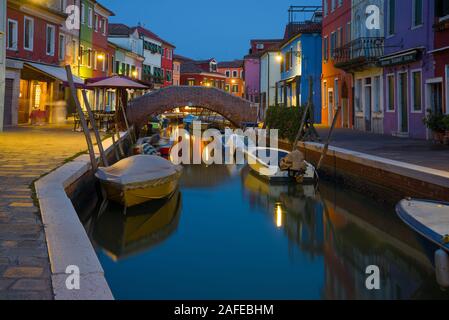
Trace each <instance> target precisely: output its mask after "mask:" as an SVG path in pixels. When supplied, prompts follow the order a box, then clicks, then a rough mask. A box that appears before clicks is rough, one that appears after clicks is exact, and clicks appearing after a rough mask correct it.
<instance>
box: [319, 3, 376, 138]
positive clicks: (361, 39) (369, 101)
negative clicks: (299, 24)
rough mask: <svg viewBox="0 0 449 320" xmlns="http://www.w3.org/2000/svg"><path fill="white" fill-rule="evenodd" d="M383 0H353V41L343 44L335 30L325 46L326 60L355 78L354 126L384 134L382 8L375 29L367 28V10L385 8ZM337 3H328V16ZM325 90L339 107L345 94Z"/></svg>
mask: <svg viewBox="0 0 449 320" xmlns="http://www.w3.org/2000/svg"><path fill="white" fill-rule="evenodd" d="M383 2H384V1H383V0H371V1H368V0H352V3H351V24H350V27H351V41H350V42H349V43H347V44H344V45H343V46H339V42H340V41H339V40H338V38H339V35H338V33H334V34H331V38H326V39H324V46H323V51H324V52H323V55H324V57H323V59H324V60H326V61H329V60H333V63H334V66H335V67H336V68H338V69H342V70H343V71H345V72H346V73H350V74H352V77H353V79H354V114H353V118H354V119H353V122H354V128H355V129H358V130H362V131H367V132H374V133H384V107H383V102H384V100H383V98H382V97H383V85H382V79H383V69H382V68H381V67H379V58H381V57H382V56H383V55H384V14H383V12H384V11H383V10H379V12H378V14H379V15H378V21H377V23H378V26H377V25H376V26H375V28H371V27H370V28H368V27H367V17H369V16H368V15H367V12H372V10H370V8H369V7H370V6H376V7H377V8H383ZM334 3H335V1H332V2H331V7H329V2H325V7H324V8H323V9H324V16H325V17H326V14H328V13H329V10H332V8H333V7H332V6H335V4H334ZM324 19H325V18H324ZM376 19H377V18H376ZM334 90H335V88H334ZM323 91H324V92H326V91H327V92H328V95H327V97H324V99H325V103H326V104H327V108H328V109H335V102H334V101H340V96H341V94H345V92H342V93H340V92H331V91H329V90H328V89H327V88H326V89H324V88H323ZM330 114H331V112H329V115H330ZM329 118H330V117H329Z"/></svg>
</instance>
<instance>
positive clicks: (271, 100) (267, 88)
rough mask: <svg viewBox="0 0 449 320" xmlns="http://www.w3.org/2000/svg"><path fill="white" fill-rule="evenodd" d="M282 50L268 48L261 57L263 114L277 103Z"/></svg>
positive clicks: (261, 102)
mask: <svg viewBox="0 0 449 320" xmlns="http://www.w3.org/2000/svg"><path fill="white" fill-rule="evenodd" d="M279 57H280V51H279V49H278V48H273V49H270V50H267V51H266V52H265V53H264V54H263V55H262V57H261V58H260V96H261V97H260V106H261V110H262V113H263V114H261V115H262V116H263V115H264V113H265V111H266V109H267V108H268V107H270V106H274V105H275V104H276V97H277V94H278V93H277V90H276V86H277V83H278V82H279V81H280V80H281V68H280V60H279Z"/></svg>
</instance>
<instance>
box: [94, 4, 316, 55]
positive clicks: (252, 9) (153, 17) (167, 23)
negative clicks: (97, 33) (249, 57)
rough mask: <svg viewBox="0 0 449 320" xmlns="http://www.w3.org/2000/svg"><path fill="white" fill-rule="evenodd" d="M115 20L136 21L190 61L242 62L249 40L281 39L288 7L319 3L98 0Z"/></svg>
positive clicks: (286, 19) (133, 22) (129, 22)
mask: <svg viewBox="0 0 449 320" xmlns="http://www.w3.org/2000/svg"><path fill="white" fill-rule="evenodd" d="M100 2H101V3H102V4H103V5H105V6H106V7H108V8H109V9H111V10H112V11H113V12H114V13H115V14H116V16H115V17H112V18H111V21H112V22H115V23H117V22H120V23H125V24H127V25H130V26H134V25H137V23H138V22H141V23H142V24H144V25H145V26H146V27H147V28H149V29H150V30H152V31H153V32H154V33H156V34H158V35H159V36H160V37H161V38H163V39H165V40H167V41H169V42H171V43H173V44H174V45H176V48H177V49H176V53H178V54H182V55H185V56H188V57H191V58H194V59H203V58H212V57H213V58H216V59H217V60H219V61H220V60H221V61H223V60H232V59H241V58H242V57H243V56H244V55H245V54H247V52H248V50H249V41H250V39H260V38H262V39H266V38H268V39H272V38H282V37H283V34H284V29H285V25H286V23H287V21H288V14H287V10H288V7H289V6H290V5H320V4H321V0H226V1H213V0H208V1H206V0H195V1H189V0H126V1H123V0H100Z"/></svg>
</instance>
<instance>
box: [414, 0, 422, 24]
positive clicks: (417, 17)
mask: <svg viewBox="0 0 449 320" xmlns="http://www.w3.org/2000/svg"><path fill="white" fill-rule="evenodd" d="M412 12H413V19H412V27H417V26H420V25H422V24H423V1H422V0H413V7H412Z"/></svg>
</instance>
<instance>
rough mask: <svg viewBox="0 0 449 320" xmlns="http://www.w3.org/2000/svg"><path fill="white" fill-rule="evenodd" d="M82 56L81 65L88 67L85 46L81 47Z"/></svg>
mask: <svg viewBox="0 0 449 320" xmlns="http://www.w3.org/2000/svg"><path fill="white" fill-rule="evenodd" d="M80 55H81V65H82V66H85V65H86V55H85V51H84V46H80Z"/></svg>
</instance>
